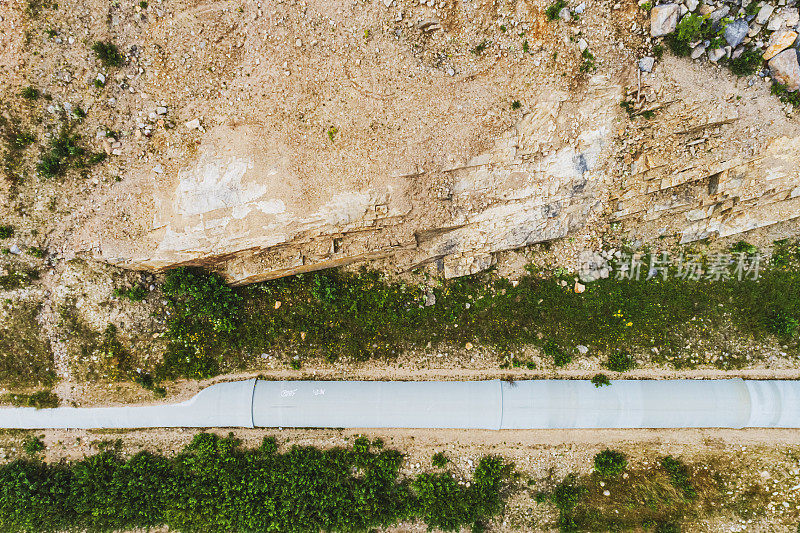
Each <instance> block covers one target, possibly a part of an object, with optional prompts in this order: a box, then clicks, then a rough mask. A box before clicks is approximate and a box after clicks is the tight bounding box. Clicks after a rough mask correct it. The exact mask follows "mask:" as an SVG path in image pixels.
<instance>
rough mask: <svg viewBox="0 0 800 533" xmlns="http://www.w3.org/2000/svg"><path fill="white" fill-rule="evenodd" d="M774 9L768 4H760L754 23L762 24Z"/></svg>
mask: <svg viewBox="0 0 800 533" xmlns="http://www.w3.org/2000/svg"><path fill="white" fill-rule="evenodd" d="M773 11H775V8H774V7H773V6H772V5H770V4H764V5H763V6H761V9H759V10H758V14H757V15H756V18H755V21H756V24H764V23H765V22H767V20H769V18H770V17H771V16H772V12H773Z"/></svg>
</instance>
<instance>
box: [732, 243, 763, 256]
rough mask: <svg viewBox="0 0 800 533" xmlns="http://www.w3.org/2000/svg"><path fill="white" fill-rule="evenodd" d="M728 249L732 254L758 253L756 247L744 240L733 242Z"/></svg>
mask: <svg viewBox="0 0 800 533" xmlns="http://www.w3.org/2000/svg"><path fill="white" fill-rule="evenodd" d="M730 250H731V252H732V253H734V254H746V255H756V254H757V253H758V247H756V246H754V245H752V244H750V243H749V242H746V241H739V242H737V243H735V244H733V245H732V246H731V247H730Z"/></svg>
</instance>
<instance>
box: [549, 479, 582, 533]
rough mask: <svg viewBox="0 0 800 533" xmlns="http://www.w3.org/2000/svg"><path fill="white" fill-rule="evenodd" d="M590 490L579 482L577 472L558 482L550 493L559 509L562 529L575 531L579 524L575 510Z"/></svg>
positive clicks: (559, 522) (560, 527)
mask: <svg viewBox="0 0 800 533" xmlns="http://www.w3.org/2000/svg"><path fill="white" fill-rule="evenodd" d="M587 492H589V490H588V489H587V488H586V487H584V486H582V485H579V484H578V480H577V477H576V476H575V474H570V475H568V476H567V477H566V478H564V480H563V481H562V482H561V483H559V484H558V486H557V487H556V488H555V490H553V493H552V494H551V495H550V499H551V501H552V502H553V503H554V504H555V506H556V508H557V509H558V511H559V515H558V527H559V529H560V530H561V531H575V530H576V529H577V524H576V523H575V517H574V515H573V512H574V511H575V507H577V505H578V504H579V503H580V502H581V500H582V499H583V497H584V496H585V495H586V493H587Z"/></svg>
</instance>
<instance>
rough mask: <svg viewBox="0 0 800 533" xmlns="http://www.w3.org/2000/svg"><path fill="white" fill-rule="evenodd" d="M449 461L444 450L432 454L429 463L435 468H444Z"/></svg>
mask: <svg viewBox="0 0 800 533" xmlns="http://www.w3.org/2000/svg"><path fill="white" fill-rule="evenodd" d="M449 462H450V460H449V459H448V458H447V456H446V455H445V454H444V452H436V453H435V454H433V458H432V459H431V464H432V465H433V466H435V467H436V468H444V467H445V466H447V463H449Z"/></svg>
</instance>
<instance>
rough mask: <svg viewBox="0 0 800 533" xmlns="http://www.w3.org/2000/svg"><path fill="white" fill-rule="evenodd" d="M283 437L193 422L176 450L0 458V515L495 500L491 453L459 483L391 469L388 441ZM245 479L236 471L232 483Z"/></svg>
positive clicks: (399, 517)
mask: <svg viewBox="0 0 800 533" xmlns="http://www.w3.org/2000/svg"><path fill="white" fill-rule="evenodd" d="M358 442H359V448H358V449H355V448H354V449H352V450H350V449H341V448H333V449H326V450H320V449H317V448H313V447H304V446H292V447H291V448H290V449H289V450H288V451H286V452H285V453H279V452H278V446H277V443H276V442H275V440H274V439H267V438H265V439H264V441H263V444H262V445H261V447H259V448H256V449H242V448H241V447H240V442H239V441H238V440H237V439H235V438H234V437H233V436H232V435H231V436H229V437H219V436H217V435H213V434H208V433H201V434H199V435H196V436H195V438H194V439H193V440H192V442H191V443H190V444H189V445H188V446H186V447H185V448H184V449H183V450H182V451H181V452H180V453H179V454H177V456H169V457H168V456H161V455H156V454H153V453H150V452H145V451H143V452H139V453H137V454H136V455H134V456H132V457H130V458H128V459H123V458H121V457H120V456H119V455H117V454H116V453H115V452H114V451H113V450H106V451H103V452H101V453H99V454H97V455H94V456H90V457H85V458H83V459H81V460H79V461H76V462H73V463H58V464H46V463H43V462H41V461H32V460H20V461H14V462H12V463H8V464H2V465H0V486H2V487H3V492H2V494H0V523H2V524H3V529H4V530H8V531H66V530H81V531H83V530H86V531H111V530H134V529H137V530H152V529H169V530H171V531H184V532H191V531H252V532H256V531H264V532H267V531H368V530H371V529H378V528H388V527H391V526H393V525H396V524H398V523H399V522H403V521H413V520H417V519H419V520H422V521H423V522H425V523H426V525H427V526H428V527H429V528H431V529H433V528H438V529H442V530H445V531H457V530H459V529H461V528H463V527H465V526H473V527H474V526H476V525H478V524H480V523H481V522H482V521H483V520H487V519H490V518H492V517H493V516H494V515H496V514H498V513H499V512H500V511H501V509H502V504H503V499H502V492H501V489H502V483H503V480H504V476H505V471H506V467H505V465H504V464H503V462H502V460H500V459H498V458H495V457H485V458H483V459H481V461H480V462H479V464H478V466H477V468H476V470H475V473H474V475H473V478H472V480H471V486H470V487H468V488H467V487H464V486H462V485H459V484H458V483H457V482H456V481H455V480H454V479H453V478H452V477H451V475H450V474H448V473H444V474H420V475H417V476H414V477H411V479H410V480H408V481H406V480H400V479H398V475H399V469H400V465H401V463H402V460H403V458H402V456H401V454H400V453H398V452H397V451H394V450H382V451H372V450H370V449H369V442H368V441H367V448H366V449H364V446H363V445H362V441H358ZM243 480H246V482H243Z"/></svg>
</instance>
